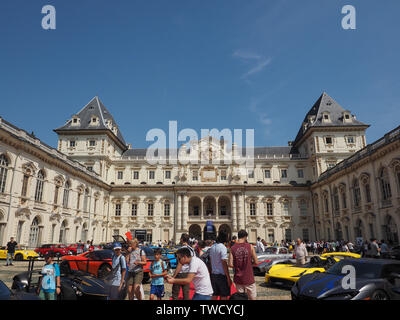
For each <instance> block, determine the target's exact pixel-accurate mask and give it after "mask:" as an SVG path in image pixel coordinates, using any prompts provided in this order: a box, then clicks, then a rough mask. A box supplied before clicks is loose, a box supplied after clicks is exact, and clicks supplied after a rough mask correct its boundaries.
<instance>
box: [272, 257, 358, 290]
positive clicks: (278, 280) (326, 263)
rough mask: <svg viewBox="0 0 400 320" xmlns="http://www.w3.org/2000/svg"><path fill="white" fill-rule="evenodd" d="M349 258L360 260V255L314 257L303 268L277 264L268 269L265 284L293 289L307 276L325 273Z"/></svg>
mask: <svg viewBox="0 0 400 320" xmlns="http://www.w3.org/2000/svg"><path fill="white" fill-rule="evenodd" d="M347 258H360V255H359V254H356V253H348V252H331V253H325V254H323V255H322V256H312V257H311V258H310V261H309V262H308V263H306V264H305V265H303V266H298V265H296V264H294V265H293V264H290V265H285V264H276V265H273V266H271V267H269V268H267V269H266V272H265V283H266V284H268V285H276V286H283V287H291V286H293V284H294V283H295V282H296V281H297V280H299V279H300V277H302V276H303V275H305V274H310V273H315V272H325V270H327V269H328V268H330V267H331V266H333V265H334V264H335V263H336V262H338V261H340V260H343V259H347Z"/></svg>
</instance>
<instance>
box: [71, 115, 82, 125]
mask: <svg viewBox="0 0 400 320" xmlns="http://www.w3.org/2000/svg"><path fill="white" fill-rule="evenodd" d="M80 122H81V121H80V119H79V118H78V117H76V116H75V117H73V118H72V123H71V125H72V126H79V124H80Z"/></svg>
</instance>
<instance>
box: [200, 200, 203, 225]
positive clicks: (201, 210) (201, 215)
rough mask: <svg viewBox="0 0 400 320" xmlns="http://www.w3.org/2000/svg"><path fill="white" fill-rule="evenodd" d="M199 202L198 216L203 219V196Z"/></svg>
mask: <svg viewBox="0 0 400 320" xmlns="http://www.w3.org/2000/svg"><path fill="white" fill-rule="evenodd" d="M200 202H201V205H200V218H201V220H203V219H204V197H201V198H200Z"/></svg>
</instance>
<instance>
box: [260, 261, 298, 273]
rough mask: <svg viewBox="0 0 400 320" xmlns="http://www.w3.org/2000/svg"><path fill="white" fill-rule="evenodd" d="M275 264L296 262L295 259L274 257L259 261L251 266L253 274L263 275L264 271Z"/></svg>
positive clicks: (292, 263)
mask: <svg viewBox="0 0 400 320" xmlns="http://www.w3.org/2000/svg"><path fill="white" fill-rule="evenodd" d="M276 264H285V265H294V264H296V259H274V260H267V261H262V262H259V263H258V264H257V265H255V266H253V272H254V275H256V276H264V275H265V271H266V270H267V269H269V268H270V267H271V266H274V265H276Z"/></svg>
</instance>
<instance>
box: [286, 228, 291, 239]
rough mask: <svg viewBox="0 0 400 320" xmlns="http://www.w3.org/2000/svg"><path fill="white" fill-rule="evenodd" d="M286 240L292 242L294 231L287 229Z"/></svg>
mask: <svg viewBox="0 0 400 320" xmlns="http://www.w3.org/2000/svg"><path fill="white" fill-rule="evenodd" d="M285 240H286V241H292V229H285Z"/></svg>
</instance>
